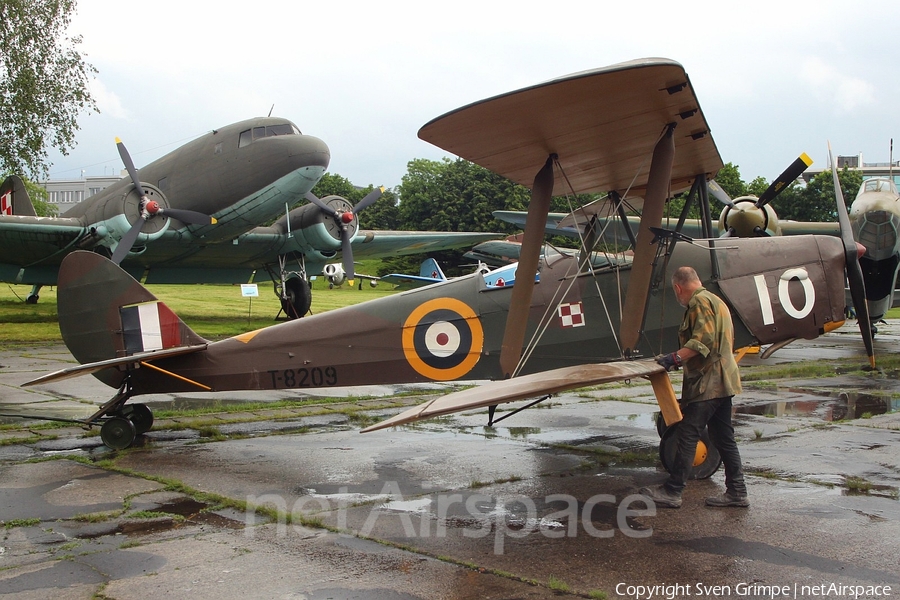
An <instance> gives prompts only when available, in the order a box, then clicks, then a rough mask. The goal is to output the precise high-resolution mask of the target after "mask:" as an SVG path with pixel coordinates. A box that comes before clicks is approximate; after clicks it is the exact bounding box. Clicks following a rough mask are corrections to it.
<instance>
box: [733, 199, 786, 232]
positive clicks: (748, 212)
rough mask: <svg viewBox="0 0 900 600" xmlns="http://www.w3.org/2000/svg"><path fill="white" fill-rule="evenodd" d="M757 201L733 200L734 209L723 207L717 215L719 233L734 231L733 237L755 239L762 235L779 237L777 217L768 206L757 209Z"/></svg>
mask: <svg viewBox="0 0 900 600" xmlns="http://www.w3.org/2000/svg"><path fill="white" fill-rule="evenodd" d="M757 200H759V198H757V197H756V196H741V197H740V198H735V200H734V207H730V206H727V207H725V209H724V210H723V211H722V214H720V215H719V231H720V232H721V233H725V232H727V231H728V230H729V229H734V235H735V237H756V236H759V235H762V234H763V233H767V234H769V235H781V228H780V227H779V226H778V215H776V214H775V211H774V210H773V209H772V208H771V207H770V206H769V205H768V204H766V205H764V206H763V207H762V208H757V207H756V202H757Z"/></svg>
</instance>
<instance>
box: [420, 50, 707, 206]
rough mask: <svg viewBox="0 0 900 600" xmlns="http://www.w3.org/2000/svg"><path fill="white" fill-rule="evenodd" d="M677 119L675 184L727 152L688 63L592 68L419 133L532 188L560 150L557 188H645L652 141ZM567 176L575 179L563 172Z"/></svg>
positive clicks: (446, 118) (486, 103)
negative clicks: (708, 119)
mask: <svg viewBox="0 0 900 600" xmlns="http://www.w3.org/2000/svg"><path fill="white" fill-rule="evenodd" d="M670 123H675V124H676V129H675V161H674V164H673V166H672V176H671V192H672V193H678V192H680V191H682V190H685V189H688V188H690V186H691V184H692V182H693V180H694V178H695V177H696V176H697V175H699V174H703V173H705V174H707V175H708V176H709V177H713V176H715V174H716V173H717V172H718V171H719V169H721V168H722V166H723V163H722V158H721V156H719V151H718V149H717V148H716V144H715V142H714V141H713V139H712V136H711V134H710V130H709V126H708V125H707V123H706V119H705V117H704V116H703V113H702V111H701V110H700V105H699V103H698V101H697V97H696V96H695V95H694V91H693V88H692V87H691V85H690V80H689V79H688V76H687V74H686V73H685V71H684V67H682V66H681V64H679V63H677V62H675V61H672V60H669V59H665V58H646V59H639V60H634V61H630V62H626V63H621V64H617V65H613V66H610V67H604V68H601V69H594V70H590V71H583V72H581V73H575V74H572V75H567V76H565V77H561V78H559V79H554V80H551V81H548V82H546V83H542V84H538V85H535V86H532V87H530V88H525V89H523V90H517V91H515V92H510V93H508V94H503V95H500V96H495V97H493V98H489V99H487V100H482V101H480V102H475V103H473V104H469V105H468V106H464V107H462V108H459V109H457V110H454V111H452V112H449V113H447V114H445V115H443V116H440V117H438V118H436V119H434V120H432V121H430V122H429V123H427V124H426V125H425V126H424V127H422V128H421V129H420V130H419V137H420V138H421V139H423V140H425V141H427V142H430V143H432V144H434V145H436V146H439V147H440V148H443V149H444V150H447V151H448V152H452V153H453V154H456V155H457V156H460V157H462V158H464V159H466V160H469V161H472V162H474V163H476V164H478V165H481V166H482V167H485V168H487V169H490V170H491V171H494V172H495V173H498V174H500V175H503V176H504V177H507V178H509V179H511V180H513V181H515V182H517V183H520V184H522V185H525V186H527V187H529V188H530V187H531V186H532V183H533V180H534V175H535V171H536V167H535V165H537V166H540V165H542V164H543V163H544V161H545V160H546V159H547V156H548V155H549V154H554V153H555V154H558V155H559V160H560V162H561V163H562V165H563V166H564V168H565V174H564V175H562V174H559V173H558V174H557V175H556V177H557V180H556V182H555V183H556V186H555V187H556V189H557V190H563V189H565V190H566V191H570V190H569V189H568V188H569V185H570V184H571V188H572V191H574V192H576V193H589V192H608V191H612V190H616V191H620V192H624V191H625V190H629V189H630V192H629V195H637V196H642V195H643V190H644V188H646V186H647V179H648V174H647V170H648V167H649V160H648V148H650V149H652V148H653V146H654V144H655V143H656V142H657V140H658V139H659V138H660V136H661V133H662V131H663V128H664V127H665V126H666V125H668V124H670ZM563 178H564V179H565V180H563Z"/></svg>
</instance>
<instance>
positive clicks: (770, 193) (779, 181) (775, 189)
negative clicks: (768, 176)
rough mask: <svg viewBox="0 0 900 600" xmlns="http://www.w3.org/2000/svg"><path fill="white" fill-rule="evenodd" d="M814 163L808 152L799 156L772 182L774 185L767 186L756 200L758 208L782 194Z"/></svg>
mask: <svg viewBox="0 0 900 600" xmlns="http://www.w3.org/2000/svg"><path fill="white" fill-rule="evenodd" d="M812 163H813V160H812V159H811V158H810V157H809V156H808V155H807V154H806V152H804V153H803V154H801V155H800V156H799V157H797V160H795V161H794V162H792V163H791V164H790V166H789V167H788V168H787V169H785V170H784V172H783V173H782V174H781V175H779V176H778V177H777V178H776V179H775V181H773V182H772V185H770V186H769V187H768V188H766V191H764V192H763V193H762V195H761V196H760V197H759V199H758V200H757V201H756V208H762V207H763V206H765V205H766V204H768V203H769V202H771V201H772V200H773V199H774V198H775V196H777V195H778V194H780V193H781V192H782V191H783V190H784V189H785V188H786V187H787V186H789V185H790V184H791V182H792V181H794V180H795V179H797V178H798V177H800V174H801V173H802V172H803V171H805V170H806V169H807V167H809V165H811V164H812Z"/></svg>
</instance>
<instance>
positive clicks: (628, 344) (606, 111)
mask: <svg viewBox="0 0 900 600" xmlns="http://www.w3.org/2000/svg"><path fill="white" fill-rule="evenodd" d="M419 137H420V138H421V139H423V140H425V141H427V142H431V143H432V144H434V145H436V146H439V147H440V148H443V149H444V150H446V151H448V152H452V153H454V154H456V155H458V156H460V157H462V158H464V159H467V160H470V161H472V162H474V163H476V164H478V165H480V166H482V167H485V168H487V169H490V170H491V171H493V172H495V173H497V174H499V175H503V176H504V177H507V178H508V179H511V180H513V181H515V182H517V183H520V184H522V185H525V186H528V187H530V188H531V190H532V195H531V202H530V204H529V208H528V217H527V222H528V226H526V227H525V233H524V236H523V239H522V253H521V257H520V259H519V268H520V269H522V270H523V271H535V270H536V269H537V264H538V258H539V252H540V245H541V241H542V239H543V226H544V223H545V222H546V219H547V213H548V211H549V207H550V198H551V197H552V196H553V195H554V190H556V194H560V193H567V194H568V193H570V192H571V193H588V192H611V191H615V192H617V193H618V194H619V195H620V196H623V197H626V196H637V197H641V198H643V199H644V208H645V210H644V218H643V219H642V222H641V232H639V234H638V238H639V240H640V239H644V238H646V237H648V236H649V235H650V233H649V231H648V229H647V228H648V227H650V226H654V225H655V226H657V227H658V226H659V219H660V217H661V215H662V212H663V206H664V203H665V199H666V198H667V197H669V196H671V195H672V194H674V193H678V192H680V191H682V190H686V189H688V188H690V187H691V186H692V185H693V184H694V182H695V181H697V179H698V178H703V179H704V180H705V179H707V178H711V177H713V176H715V174H716V173H717V172H718V171H719V169H721V168H722V166H723V163H722V158H721V156H720V155H719V151H718V149H717V148H716V145H715V142H714V141H713V139H712V135H711V134H710V130H709V126H708V125H707V123H706V119H705V117H704V116H703V113H702V111H701V110H700V104H699V102H698V101H697V97H696V95H695V94H694V90H693V87H692V86H691V84H690V80H689V79H688V76H687V73H685V71H684V67H682V66H681V65H680V64H679V63H677V62H675V61H673V60H669V59H665V58H646V59H639V60H634V61H630V62H625V63H620V64H617V65H612V66H609V67H604V68H600V69H594V70H591V71H583V72H581V73H575V74H572V75H567V76H565V77H561V78H558V79H554V80H551V81H548V82H545V83H542V84H538V85H535V86H531V87H528V88H524V89H520V90H516V91H513V92H510V93H507V94H502V95H499V96H495V97H493V98H488V99H487V100H482V101H479V102H475V103H473V104H469V105H468V106H464V107H462V108H459V109H457V110H454V111H451V112H449V113H447V114H445V115H443V116H441V117H438V118H436V119H434V120H432V121H431V122H429V123H427V124H426V125H425V126H423V127H422V128H421V129H420V130H419ZM542 165H543V166H542ZM648 207H649V210H648ZM648 242H649V240H648ZM654 248H655V247H652V245H651V244H649V243H646V244H638V247H637V249H636V255H635V261H634V267H635V268H634V269H633V271H632V278H631V284H630V286H629V290H628V296H629V297H628V298H627V299H626V300H627V301H626V306H631V307H633V309H632V311H631V313H630V314H623V319H622V325H621V331H622V332H623V333H622V335H621V338H620V339H621V340H622V347H623V349H624V352H625V353H629V352H631V351H632V348H633V346H634V344H636V343H637V336H638V331H639V325H640V320H641V318H642V316H643V308H644V305H645V303H646V299H647V294H648V293H649V290H648V289H644V287H645V284H647V286H649V278H650V271H651V265H650V263H651V259H652V256H651V255H652V254H653V249H654ZM526 281H529V282H530V278H529V279H526ZM532 292H533V286H532V285H531V284H530V283H529V284H527V285H522V286H516V288H515V289H514V292H513V296H512V299H511V302H510V308H509V313H508V317H507V322H506V329H505V332H504V336H503V345H502V349H501V354H500V363H501V370H502V371H503V372H504V373H505V374H506V375H508V376H512V375H513V374H514V372H515V371H516V369H517V363H518V361H519V358H520V356H521V348H522V344H523V342H524V335H525V326H526V320H527V313H528V309H529V306H530V303H531V296H532Z"/></svg>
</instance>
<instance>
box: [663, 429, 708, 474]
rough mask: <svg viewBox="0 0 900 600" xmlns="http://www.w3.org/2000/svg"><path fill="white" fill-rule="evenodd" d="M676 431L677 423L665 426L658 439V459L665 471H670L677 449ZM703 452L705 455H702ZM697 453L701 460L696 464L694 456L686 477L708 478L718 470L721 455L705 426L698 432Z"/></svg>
mask: <svg viewBox="0 0 900 600" xmlns="http://www.w3.org/2000/svg"><path fill="white" fill-rule="evenodd" d="M676 431H678V423H676V424H675V425H672V426H671V427H669V428H667V429H666V431H665V433H663V436H662V439H661V440H660V441H659V460H660V462H662V464H663V467H665V469H666V471H668V472H670V473H671V472H672V465H674V464H675V453H676V451H677V443H676V436H675V432H676ZM704 453H705V456H703V454H704ZM697 455H698V457H699V458H702V462H700V463H699V464H698V462H697V459H696V458H695V460H694V468H693V469H691V473H690V475H688V479H708V478H710V477H712V474H713V473H715V472H716V471H718V470H719V466H720V465H721V464H722V457H721V456H720V455H719V451H718V450H716V447H715V446H713V444H712V441H711V440H710V439H709V432H708V431H707V430H706V428H704V429H703V431H702V432H701V433H700V440H699V441H698V442H697Z"/></svg>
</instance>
